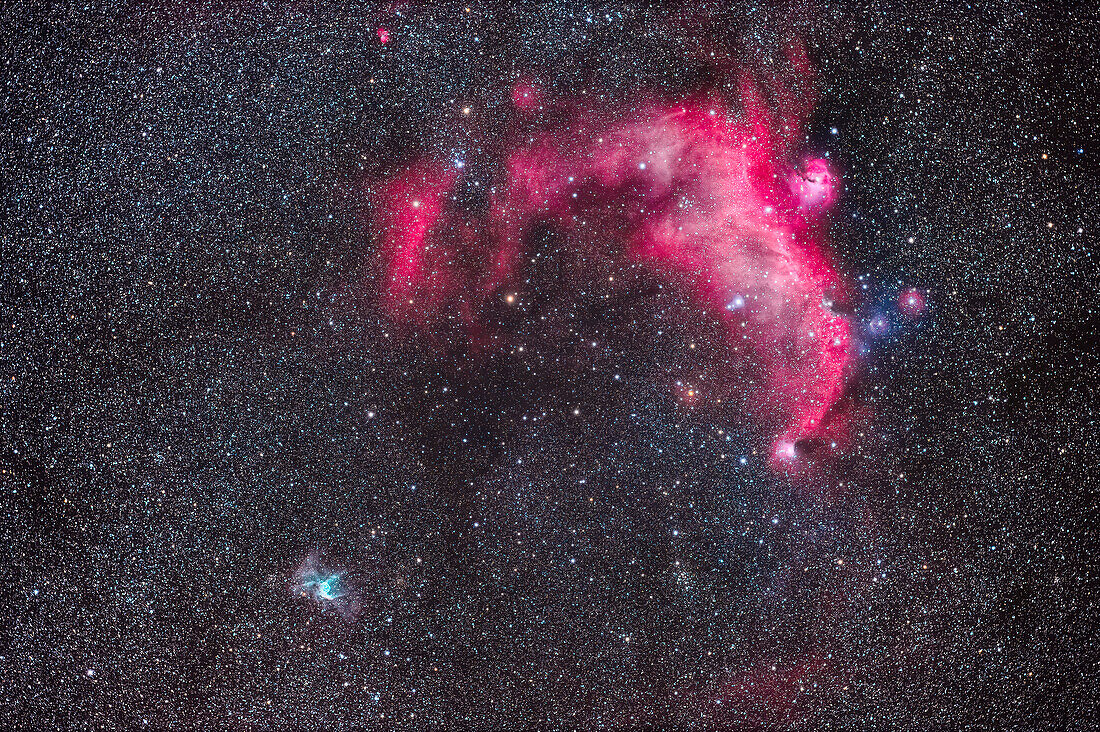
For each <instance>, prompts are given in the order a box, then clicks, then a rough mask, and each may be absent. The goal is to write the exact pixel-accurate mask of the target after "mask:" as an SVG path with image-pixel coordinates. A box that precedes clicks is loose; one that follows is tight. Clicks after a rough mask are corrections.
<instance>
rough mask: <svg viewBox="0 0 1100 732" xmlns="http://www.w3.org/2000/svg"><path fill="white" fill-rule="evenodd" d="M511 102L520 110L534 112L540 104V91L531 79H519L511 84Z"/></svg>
mask: <svg viewBox="0 0 1100 732" xmlns="http://www.w3.org/2000/svg"><path fill="white" fill-rule="evenodd" d="M512 104H513V106H515V108H516V109H518V110H519V111H520V112H525V113H531V112H535V111H537V110H538V109H539V107H540V106H541V105H542V92H540V91H539V88H538V87H537V86H536V85H535V82H533V81H532V80H531V79H528V78H523V79H520V80H519V81H517V82H516V83H515V84H513V85H512Z"/></svg>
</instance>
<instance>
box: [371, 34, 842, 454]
mask: <svg viewBox="0 0 1100 732" xmlns="http://www.w3.org/2000/svg"><path fill="white" fill-rule="evenodd" d="M790 60H791V66H792V68H794V69H795V70H797V71H798V72H799V74H800V75H801V76H802V77H803V78H804V79H806V78H808V77H809V67H808V63H807V62H806V60H805V57H804V55H803V54H801V53H800V52H797V51H795V52H792V54H791V59H790ZM771 91H772V93H771V95H770V96H769V95H765V94H764V93H763V92H762V91H761V89H760V87H759V86H758V84H757V83H756V82H755V81H754V80H753V79H752V78H751V77H750V76H749V75H748V74H742V75H741V77H740V93H739V99H738V100H735V103H733V104H731V103H729V102H727V101H725V100H723V99H721V98H719V97H718V96H717V95H697V96H692V97H689V98H684V99H680V100H676V101H667V100H657V99H652V100H650V101H648V102H644V101H641V100H638V101H635V102H634V103H633V104H631V105H629V106H624V107H623V108H611V107H603V108H597V107H595V106H592V105H589V104H584V103H581V102H577V101H575V100H562V101H561V103H560V104H559V105H557V106H556V107H555V112H557V113H560V114H561V116H562V117H564V118H565V120H566V121H565V122H562V123H560V124H555V125H554V126H553V127H551V128H549V129H547V128H542V129H540V130H539V131H537V132H531V133H530V134H525V135H524V136H523V137H522V138H519V139H520V140H521V142H519V143H517V144H514V145H512V146H511V148H510V149H509V150H507V151H506V154H505V156H504V158H503V159H504V163H503V168H502V169H501V170H499V171H498V178H497V181H498V182H497V184H496V185H495V186H493V193H492V195H491V196H490V199H489V202H488V211H487V213H486V214H485V215H484V216H481V217H480V218H479V220H476V221H471V220H468V215H467V214H466V213H464V212H463V211H462V210H461V208H460V207H459V206H456V205H452V201H453V200H454V197H455V195H456V190H457V186H458V184H459V182H460V176H459V175H458V172H457V171H456V170H455V166H454V164H453V162H442V161H438V160H432V159H424V160H422V161H420V162H418V163H416V164H414V165H412V166H410V167H408V168H407V169H405V170H402V171H400V172H398V173H397V174H395V175H393V176H392V177H390V178H389V179H387V180H385V181H383V182H381V185H379V186H378V187H377V190H378V191H379V194H378V196H377V198H376V208H375V215H374V221H373V223H374V229H375V233H376V236H377V239H378V243H379V250H380V254H381V258H382V263H383V276H384V282H383V285H382V287H381V303H382V306H383V308H384V309H385V310H386V312H387V313H388V314H389V315H390V317H391V318H393V319H394V320H395V321H397V322H399V323H405V324H408V325H411V326H414V327H415V328H417V329H420V330H423V331H427V332H431V331H432V330H434V329H438V328H439V327H440V326H442V325H445V324H447V323H448V322H454V321H456V319H457V320H459V321H461V323H462V324H463V325H464V327H465V328H466V329H467V331H468V332H469V333H471V334H473V333H476V332H478V331H479V329H480V327H481V323H480V319H479V316H480V314H481V313H482V312H483V310H484V308H485V306H486V304H487V302H488V301H489V299H490V298H492V297H494V296H498V295H500V293H502V292H504V291H505V290H509V291H514V290H515V289H516V288H517V287H518V285H519V283H521V281H522V279H523V276H524V266H525V263H526V262H527V259H528V258H527V257H526V256H525V253H526V252H525V250H526V248H527V246H528V238H529V235H530V233H531V231H532V230H533V228H534V227H536V226H551V227H553V229H554V230H555V231H556V232H557V233H558V234H560V236H561V241H562V242H563V243H562V246H563V247H565V248H567V249H569V250H571V251H572V252H574V253H575V254H578V255H580V256H581V257H593V258H597V257H608V256H613V257H616V258H618V259H619V260H620V261H621V263H622V264H624V265H630V264H634V265H641V266H643V267H645V268H647V269H649V270H650V271H651V272H652V273H654V274H655V275H656V276H658V277H664V278H666V279H667V280H668V281H669V282H670V283H674V284H676V285H677V286H680V287H684V288H687V290H688V292H690V294H691V295H692V298H693V300H694V302H695V303H696V305H697V307H698V308H699V312H700V315H701V316H707V317H711V318H715V319H717V320H718V321H719V322H720V323H721V324H722V329H723V332H724V334H725V336H724V337H725V342H726V345H727V347H728V349H729V355H730V356H731V357H732V356H733V354H734V352H737V353H738V354H739V355H738V356H737V358H745V357H746V356H745V355H744V354H745V351H744V350H742V348H743V347H744V346H746V345H747V346H748V347H749V349H750V350H751V357H752V358H753V359H754V361H755V363H756V365H757V366H758V367H759V369H758V370H759V371H760V372H762V374H763V376H762V377H761V378H760V379H759V380H758V383H755V384H753V385H751V386H749V387H748V388H747V389H746V388H744V386H743V385H741V384H728V385H726V386H727V387H728V389H727V390H726V391H725V392H723V391H722V388H723V387H722V385H718V386H713V385H712V386H711V387H708V389H710V390H711V393H710V394H708V393H705V392H703V391H700V390H699V389H693V393H692V397H691V400H692V403H695V402H696V401H699V400H706V399H708V398H711V397H716V396H720V397H721V398H729V396H730V394H729V392H730V391H734V390H735V387H736V388H737V389H740V390H741V391H742V392H745V393H744V394H743V398H744V404H745V406H746V408H747V409H748V411H749V413H750V414H752V415H754V416H755V417H757V418H758V419H759V420H760V422H761V424H779V425H782V428H781V429H780V430H779V431H778V434H777V435H776V437H775V442H774V446H773V450H772V464H773V465H774V466H775V467H776V468H777V469H780V470H784V471H791V470H796V469H801V468H802V467H804V466H805V465H806V464H807V463H808V462H810V461H808V460H807V458H808V456H809V455H810V454H818V455H820V454H825V453H830V452H834V451H838V450H843V449H844V447H845V444H846V443H847V441H848V437H847V433H848V430H847V429H846V423H847V421H848V418H849V416H850V414H851V412H852V410H851V409H849V408H848V406H849V405H847V401H848V400H847V399H845V385H846V380H847V377H848V375H849V373H850V371H851V370H852V367H853V362H854V359H855V348H854V345H853V339H852V326H851V323H850V321H849V319H848V317H847V316H846V315H845V312H847V311H848V310H849V309H850V306H849V305H848V301H849V299H850V296H851V292H850V288H849V286H848V283H847V282H846V281H844V280H843V279H842V278H841V277H840V275H839V274H838V273H837V271H836V269H835V268H834V266H833V265H832V263H831V261H830V254H829V246H828V242H827V235H826V231H827V213H828V211H829V209H830V207H831V206H832V204H833V203H834V201H835V200H836V197H837V195H838V191H839V178H838V175H837V172H836V171H835V170H834V169H833V167H832V166H831V165H830V164H829V163H828V162H827V161H826V160H824V159H821V158H813V157H809V158H805V159H803V161H802V162H801V163H799V162H795V161H796V160H797V158H795V153H796V152H797V151H796V150H795V149H794V146H795V143H796V142H797V140H799V139H800V134H799V131H800V130H801V127H802V124H803V122H804V121H805V118H806V117H807V115H808V114H809V113H810V111H811V109H812V103H811V102H810V101H808V99H809V94H807V93H799V92H798V90H795V89H792V88H790V87H789V86H783V85H780V84H777V85H776V88H775V89H772V90H771ZM766 98H771V99H773V100H774V101H773V103H772V105H771V106H769V105H768V104H767V103H765V99H766ZM512 99H513V102H514V103H515V105H516V107H517V108H518V110H519V111H521V112H522V113H524V114H531V113H532V112H533V111H534V110H535V109H537V108H541V105H542V104H543V103H544V102H543V99H542V93H541V92H540V91H539V90H537V89H536V88H535V87H534V86H533V85H531V84H530V82H528V81H520V82H518V83H517V84H516V85H515V87H514V88H513V92H512ZM735 108H739V110H737V111H735ZM517 124H520V122H519V121H518V120H517ZM517 137H519V136H518V135H517ZM679 396H680V398H681V399H683V395H682V394H681V395H679Z"/></svg>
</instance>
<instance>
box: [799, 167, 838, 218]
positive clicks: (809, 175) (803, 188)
mask: <svg viewBox="0 0 1100 732" xmlns="http://www.w3.org/2000/svg"><path fill="white" fill-rule="evenodd" d="M837 182H838V181H837V175H836V174H835V173H834V172H833V169H832V168H831V167H830V166H829V163H828V161H826V160H823V159H821V158H814V159H812V160H808V161H806V164H805V166H804V168H803V170H802V171H801V172H796V173H795V174H794V175H792V176H791V192H792V193H794V194H795V195H796V196H797V197H798V202H799V205H800V206H801V207H802V208H803V209H825V208H828V207H829V206H831V205H832V204H833V202H834V201H835V200H836V192H837Z"/></svg>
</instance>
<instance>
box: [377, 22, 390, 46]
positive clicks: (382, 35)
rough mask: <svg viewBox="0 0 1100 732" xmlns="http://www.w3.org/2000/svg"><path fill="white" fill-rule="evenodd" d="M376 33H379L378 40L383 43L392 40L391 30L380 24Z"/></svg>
mask: <svg viewBox="0 0 1100 732" xmlns="http://www.w3.org/2000/svg"><path fill="white" fill-rule="evenodd" d="M376 33H377V34H378V40H379V41H381V42H382V43H383V44H386V43H389V42H390V32H389V31H388V30H386V29H385V28H383V27H382V26H378V30H377V31H376Z"/></svg>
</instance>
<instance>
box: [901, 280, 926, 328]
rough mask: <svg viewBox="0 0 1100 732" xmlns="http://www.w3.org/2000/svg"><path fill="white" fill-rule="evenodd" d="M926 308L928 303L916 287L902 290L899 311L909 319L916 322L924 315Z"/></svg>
mask: <svg viewBox="0 0 1100 732" xmlns="http://www.w3.org/2000/svg"><path fill="white" fill-rule="evenodd" d="M926 307H927V302H926V301H925V299H924V293H923V292H921V291H920V290H918V289H917V288H915V287H911V288H909V289H908V290H902V291H901V294H899V295H898V310H900V311H901V313H902V315H904V316H905V317H907V318H912V319H914V320H916V319H917V318H920V317H921V316H922V315H924V310H925V308H926Z"/></svg>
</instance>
